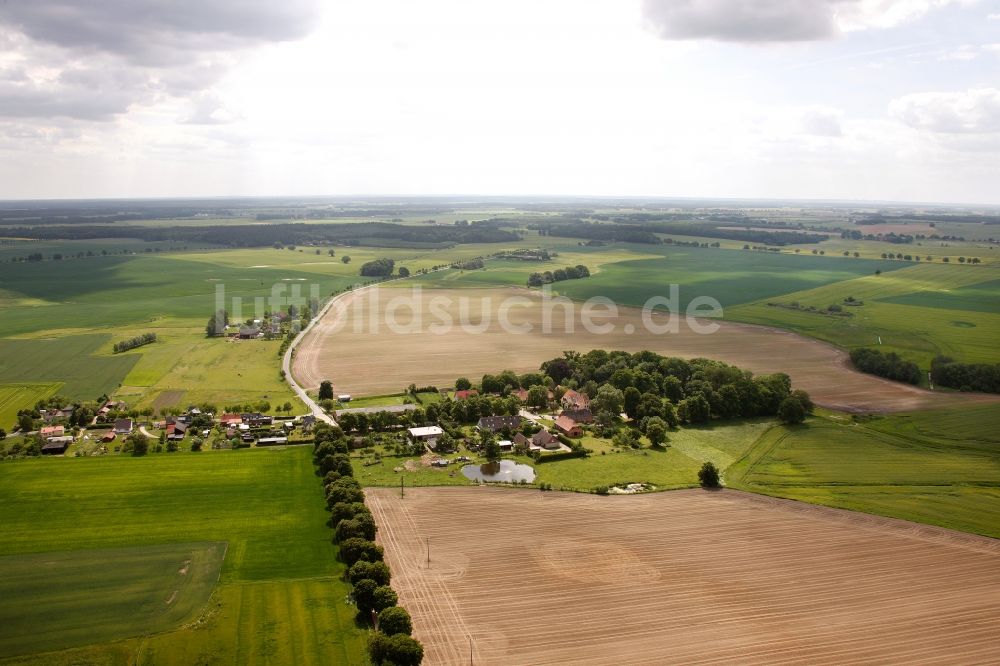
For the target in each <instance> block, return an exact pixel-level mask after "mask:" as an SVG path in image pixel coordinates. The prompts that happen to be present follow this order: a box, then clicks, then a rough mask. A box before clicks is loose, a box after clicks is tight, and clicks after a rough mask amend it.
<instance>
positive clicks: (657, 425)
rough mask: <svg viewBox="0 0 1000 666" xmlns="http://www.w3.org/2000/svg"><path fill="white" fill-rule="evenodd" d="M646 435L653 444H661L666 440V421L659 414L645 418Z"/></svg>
mask: <svg viewBox="0 0 1000 666" xmlns="http://www.w3.org/2000/svg"><path fill="white" fill-rule="evenodd" d="M646 437H647V438H648V439H649V443H650V444H652V445H653V446H661V445H662V444H663V442H665V441H667V423H666V421H664V420H663V419H661V418H660V417H659V416H651V417H650V418H648V419H647V420H646Z"/></svg>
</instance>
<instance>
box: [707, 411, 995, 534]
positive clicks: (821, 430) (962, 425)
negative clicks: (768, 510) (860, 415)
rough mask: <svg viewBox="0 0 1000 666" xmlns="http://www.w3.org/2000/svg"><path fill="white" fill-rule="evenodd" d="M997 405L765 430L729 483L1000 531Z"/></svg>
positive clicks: (832, 418)
mask: <svg viewBox="0 0 1000 666" xmlns="http://www.w3.org/2000/svg"><path fill="white" fill-rule="evenodd" d="M998 432H1000V406H996V405H988V406H982V407H973V408H969V409H967V410H963V413H958V412H943V413H942V412H921V413H916V414H896V415H891V416H884V417H872V418H871V419H870V420H869V419H862V420H861V421H852V420H850V419H847V418H845V417H843V416H841V415H837V414H831V415H828V416H826V417H818V418H812V419H809V420H808V421H807V422H806V423H805V424H804V425H801V426H791V427H785V426H778V427H775V428H773V429H771V430H769V431H768V432H767V433H766V434H765V435H764V436H762V437H761V438H760V439H759V440H758V441H757V442H756V443H755V444H754V445H753V446H752V447H751V448H749V449H748V450H747V452H746V453H745V454H744V455H743V456H742V457H741V458H740V459H739V460H738V461H737V462H736V463H735V464H734V465H733V466H731V467H730V468H729V469H727V470H726V471H725V474H724V476H725V480H726V483H727V485H731V486H733V487H736V488H741V489H744V490H750V491H753V492H761V493H765V494H768V495H776V496H779V497H787V498H790V499H797V500H802V501H806V502H813V503H816V504H826V505H829V506H835V507H840V508H845V509H853V510H857V511H864V512H867V513H876V514H880V515H885V516H890V517H894V518H902V519H905V520H913V521H917V522H923V523H930V524H933V525H940V526H942V527H948V528H952V529H957V530H961V531H966V532H975V533H977V534H984V535H987V536H993V537H1000V448H998V446H1000V438H998V435H997V433H998Z"/></svg>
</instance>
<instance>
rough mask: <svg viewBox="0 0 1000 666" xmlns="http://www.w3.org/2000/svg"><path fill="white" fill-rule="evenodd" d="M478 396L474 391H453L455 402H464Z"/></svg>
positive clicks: (477, 392)
mask: <svg viewBox="0 0 1000 666" xmlns="http://www.w3.org/2000/svg"><path fill="white" fill-rule="evenodd" d="M476 395H479V391H477V390H476V389H463V390H461V391H455V400H466V399H467V398H471V397H472V396H476Z"/></svg>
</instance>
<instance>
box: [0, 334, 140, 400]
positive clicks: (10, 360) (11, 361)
mask: <svg viewBox="0 0 1000 666" xmlns="http://www.w3.org/2000/svg"><path fill="white" fill-rule="evenodd" d="M109 340H110V336H108V335H107V334H100V333H98V334H89V335H67V336H63V337H59V338H46V339H41V340H12V339H9V338H8V339H0V382H2V383H14V382H25V383H55V382H62V383H63V387H62V388H61V389H60V392H61V393H62V394H63V395H65V396H66V397H69V398H75V399H86V400H93V399H95V398H97V396H99V395H101V394H102V393H108V394H111V393H112V392H113V391H115V390H116V389H117V388H118V386H119V384H121V383H122V381H123V380H124V379H125V376H126V375H127V374H128V373H129V371H130V370H131V369H132V366H134V365H135V363H136V361H138V360H139V356H138V354H117V355H115V356H98V355H96V353H97V352H98V351H99V350H100V349H101V347H102V346H103V345H105V343H107V342H108V341H109Z"/></svg>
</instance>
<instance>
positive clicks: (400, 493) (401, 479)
mask: <svg viewBox="0 0 1000 666" xmlns="http://www.w3.org/2000/svg"><path fill="white" fill-rule="evenodd" d="M404 496H405V494H404V493H403V477H399V498H400V499H403V497H404Z"/></svg>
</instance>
